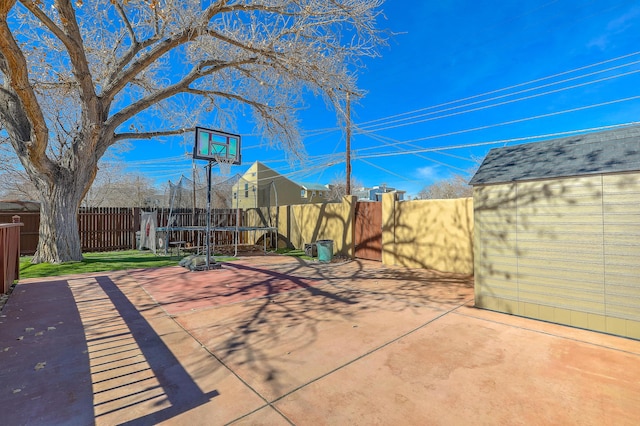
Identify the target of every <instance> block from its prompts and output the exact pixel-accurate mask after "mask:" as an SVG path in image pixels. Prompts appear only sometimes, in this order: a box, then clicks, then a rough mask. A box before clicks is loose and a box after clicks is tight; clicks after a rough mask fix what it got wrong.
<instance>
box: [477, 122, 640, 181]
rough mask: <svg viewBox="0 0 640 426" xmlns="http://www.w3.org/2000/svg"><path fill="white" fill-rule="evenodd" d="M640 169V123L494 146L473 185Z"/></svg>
mask: <svg viewBox="0 0 640 426" xmlns="http://www.w3.org/2000/svg"><path fill="white" fill-rule="evenodd" d="M631 171H640V126H634V127H625V128H622V129H616V130H610V131H605V132H597V133H588V134H584V135H578V136H571V137H566V138H560V139H552V140H548V141H544V142H535V143H528V144H523V145H516V146H509V147H504V148H494V149H492V150H491V151H489V154H487V156H486V157H485V159H484V161H483V162H482V164H481V165H480V168H479V169H478V171H477V172H476V174H475V175H474V176H473V178H472V179H471V181H470V182H469V184H470V185H483V184H491V183H504V182H514V181H522V180H534V179H549V178H557V177H569V176H581V175H592V174H603V173H620V172H631Z"/></svg>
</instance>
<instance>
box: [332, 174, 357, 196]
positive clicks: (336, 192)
mask: <svg viewBox="0 0 640 426" xmlns="http://www.w3.org/2000/svg"><path fill="white" fill-rule="evenodd" d="M362 187H363V185H362V183H361V182H360V181H359V180H358V179H357V178H354V177H352V178H351V194H354V193H355V191H356V190H358V189H360V188H362ZM345 195H347V184H346V179H345V177H344V176H340V175H339V176H336V177H335V178H334V179H333V180H332V181H331V183H330V184H329V196H328V198H329V200H331V201H340V200H341V199H342V197H344V196H345Z"/></svg>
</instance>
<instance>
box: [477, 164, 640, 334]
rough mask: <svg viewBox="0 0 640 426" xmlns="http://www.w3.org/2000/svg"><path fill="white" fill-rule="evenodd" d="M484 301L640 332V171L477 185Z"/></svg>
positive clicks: (534, 315)
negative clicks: (638, 172)
mask: <svg viewBox="0 0 640 426" xmlns="http://www.w3.org/2000/svg"><path fill="white" fill-rule="evenodd" d="M474 211H475V213H474V216H475V253H476V259H475V266H476V305H477V306H479V307H483V308H487V309H493V310H498V311H501V312H507V313H512V314H516V315H522V316H527V317H532V318H537V319H542V320H547V321H553V322H558V323H563V324H568V325H573V326H577V327H582V328H589V329H594V330H598V331H605V332H610V333H614V334H620V335H624V336H628V337H634V338H640V266H639V265H640V261H639V260H638V259H639V255H640V174H620V175H595V176H594V175H591V176H585V177H574V178H562V179H555V180H548V181H528V182H517V183H514V182H511V183H506V184H498V185H487V186H476V187H475V188H474Z"/></svg>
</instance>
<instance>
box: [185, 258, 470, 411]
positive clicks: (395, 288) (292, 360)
mask: <svg viewBox="0 0 640 426" xmlns="http://www.w3.org/2000/svg"><path fill="white" fill-rule="evenodd" d="M225 268H230V269H235V270H238V271H252V272H253V273H254V277H255V279H254V280H252V281H251V282H247V283H246V286H262V287H264V289H265V293H268V296H266V297H261V298H254V299H251V300H249V301H246V302H243V303H242V304H241V306H236V305H229V306H220V307H217V308H216V310H217V312H216V314H217V316H216V319H215V321H214V320H212V319H211V317H212V315H213V314H212V312H211V311H207V320H206V322H205V321H204V320H203V322H202V323H197V321H195V320H194V319H193V318H194V317H197V316H198V314H197V313H193V314H191V313H185V316H184V318H181V316H180V315H178V316H177V320H178V321H179V322H180V321H185V320H186V321H188V323H189V324H191V326H192V327H194V330H193V333H194V335H196V336H197V337H198V339H199V340H201V342H202V343H203V344H204V345H205V346H206V347H207V348H208V349H209V350H210V351H211V352H212V353H214V354H215V356H216V357H218V358H219V359H220V360H221V361H222V362H224V363H225V365H228V366H229V367H230V368H232V369H233V370H234V371H236V372H237V374H238V375H239V376H241V377H243V378H244V379H245V380H246V381H247V382H248V383H250V385H251V386H252V387H254V389H256V391H257V392H259V393H260V394H261V395H263V397H264V398H265V399H266V400H269V401H273V400H275V399H278V398H280V397H282V396H283V395H286V394H287V393H288V392H291V391H292V390H294V389H296V388H298V387H300V386H304V385H305V384H307V383H309V382H311V381H313V380H316V379H317V378H318V377H320V376H322V375H323V374H327V373H328V372H329V371H330V370H332V369H333V368H338V367H339V366H340V365H343V364H345V363H348V362H351V361H352V359H353V357H356V356H361V355H362V354H365V353H367V352H368V351H370V350H372V349H375V348H376V346H377V345H380V344H382V340H384V339H386V338H387V337H381V338H380V339H382V340H380V339H379V340H378V341H376V338H372V335H375V334H376V333H377V332H378V331H377V330H372V329H370V328H368V324H369V323H370V321H375V318H376V316H377V315H378V314H380V313H382V312H386V313H388V314H391V315H394V314H400V313H404V314H407V313H408V312H412V313H413V315H416V314H418V313H420V312H422V313H423V314H424V312H426V311H425V309H427V310H428V311H429V312H433V311H438V312H442V311H447V310H451V309H453V308H455V307H456V306H459V305H461V304H463V303H465V302H467V301H469V300H471V299H472V286H473V285H472V281H471V280H470V278H469V277H468V276H460V275H455V274H441V273H438V272H435V271H425V270H418V269H413V270H412V269H407V268H387V267H384V266H382V265H381V264H380V263H378V262H373V261H349V262H345V263H342V264H319V263H315V262H305V261H301V260H300V259H292V260H291V262H289V263H279V264H273V265H260V266H256V265H250V264H239V263H229V264H227V265H225ZM212 279H215V278H214V276H213V275H212ZM280 280H288V281H289V282H290V283H292V284H295V288H293V289H291V288H290V289H289V290H288V291H283V292H278V290H277V288H276V287H277V286H278V285H279V284H277V282H278V281H280ZM244 290H245V289H243V288H237V289H236V291H238V292H242V291H244ZM400 317H401V316H400ZM400 317H398V318H400ZM363 318H366V319H365V320H364V323H363V322H362V321H363ZM372 318H373V319H372ZM194 324H195V325H194ZM384 328H385V329H387V330H386V331H385V333H387V334H384V333H383V336H389V337H388V338H389V339H392V338H397V337H398V336H400V335H402V334H403V333H404V332H406V330H405V328H406V327H405V326H403V324H402V323H401V321H400V320H399V322H398V324H397V325H395V326H394V323H393V322H390V323H387V324H385V325H384ZM395 328H397V330H396V329H395ZM212 336H213V337H212ZM384 341H385V342H386V340H384ZM376 342H377V343H376ZM317 344H322V345H323V348H322V350H321V351H320V352H318V353H316V352H314V349H313V348H314V347H315V345H317ZM327 347H329V348H332V349H329V350H328V353H333V355H332V356H333V357H334V359H331V360H329V361H327V360H326V359H316V357H318V356H321V353H323V354H326V353H327ZM341 347H350V348H351V349H352V351H353V352H352V353H355V354H357V355H349V352H348V351H346V352H345V353H342V352H341V351H340V348H341ZM334 351H336V352H335V353H334ZM325 356H326V355H325ZM350 356H352V358H349V357H350ZM315 362H317V363H318V367H317V368H314V367H313V365H314V364H315ZM310 365H312V367H309V366H310ZM302 366H304V368H300V367H302ZM321 366H324V367H321ZM323 368H324V370H323ZM309 370H311V371H309Z"/></svg>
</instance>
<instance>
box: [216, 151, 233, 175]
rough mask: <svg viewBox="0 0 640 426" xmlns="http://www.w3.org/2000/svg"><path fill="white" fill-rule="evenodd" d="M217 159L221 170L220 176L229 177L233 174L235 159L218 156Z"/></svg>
mask: <svg viewBox="0 0 640 426" xmlns="http://www.w3.org/2000/svg"><path fill="white" fill-rule="evenodd" d="M215 158H216V163H217V164H218V168H219V169H220V174H221V175H222V176H229V175H230V174H231V164H233V158H228V157H218V156H216V157H215Z"/></svg>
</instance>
